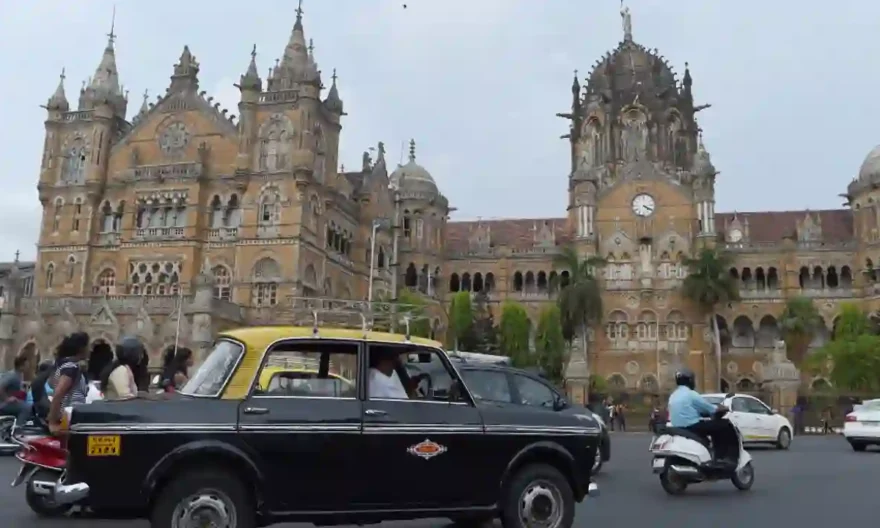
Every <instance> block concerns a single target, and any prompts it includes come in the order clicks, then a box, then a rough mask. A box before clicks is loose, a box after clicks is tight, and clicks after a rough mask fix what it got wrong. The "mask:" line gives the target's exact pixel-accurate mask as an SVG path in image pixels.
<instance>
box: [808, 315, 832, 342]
mask: <svg viewBox="0 0 880 528" xmlns="http://www.w3.org/2000/svg"><path fill="white" fill-rule="evenodd" d="M819 323H820V324H819V327H818V328H817V329H816V333H815V335H814V336H813V340H812V341H810V348H811V349H819V348H822V347H823V346H825V344H826V343H828V341H830V340H831V331H830V330H828V325H827V324H826V323H825V317H823V316H822V315H820V316H819Z"/></svg>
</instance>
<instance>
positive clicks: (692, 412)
mask: <svg viewBox="0 0 880 528" xmlns="http://www.w3.org/2000/svg"><path fill="white" fill-rule="evenodd" d="M675 384H676V385H678V388H677V389H675V390H674V391H673V392H672V394H670V395H669V405H668V409H669V421H670V422H671V425H672V427H675V428H678V429H687V430H688V431H691V432H693V433H696V434H698V435H700V436H703V437H708V438H710V439H711V440H712V446H713V448H714V451H715V462H716V463H725V462H727V463H729V462H730V461H731V460H730V459H731V458H732V457H733V456H735V455H734V454H733V453H730V451H732V449H731V446H732V443H731V439H730V438H728V437H729V436H730V435H729V427H730V426H729V424H726V423H722V422H720V421H718V420H703V419H702V416H703V415H710V416H711V415H713V414H714V413H716V412H718V411H719V410H724V409H725V407H724V406H723V405H717V406H716V405H713V404H711V403H709V402H708V401H706V399H705V398H703V397H702V396H701V395H700V393H698V392H697V391H695V390H694V387H695V376H694V373H693V371H692V370H690V369H688V368H683V369H680V370H679V371H678V372H676V373H675Z"/></svg>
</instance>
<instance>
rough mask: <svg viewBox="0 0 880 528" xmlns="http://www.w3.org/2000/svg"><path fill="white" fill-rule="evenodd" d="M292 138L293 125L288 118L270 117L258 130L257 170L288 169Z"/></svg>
mask: <svg viewBox="0 0 880 528" xmlns="http://www.w3.org/2000/svg"><path fill="white" fill-rule="evenodd" d="M293 136H294V129H293V123H291V121H290V118H289V117H287V116H286V115H284V114H282V113H274V114H272V115H270V116H269V118H268V119H266V120H265V121H264V122H263V123H262V124H261V125H260V129H259V140H258V142H257V152H256V160H257V170H259V171H266V172H277V171H283V170H286V169H288V168H289V167H290V149H291V147H292V145H293Z"/></svg>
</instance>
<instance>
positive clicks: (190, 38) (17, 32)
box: [0, 0, 880, 260]
mask: <svg viewBox="0 0 880 528" xmlns="http://www.w3.org/2000/svg"><path fill="white" fill-rule="evenodd" d="M114 3H115V4H116V6H117V16H116V33H117V35H118V40H117V47H116V50H117V59H118V66H119V72H120V77H121V79H122V82H123V83H124V85H125V86H126V87H127V88H129V89H130V90H131V95H130V102H129V113H130V115H131V114H132V113H134V112H136V111H137V109H138V108H139V107H140V101H141V94H142V93H143V92H144V90H149V91H150V93H151V94H152V96H151V100H154V98H155V94H157V93H164V90H165V88H166V87H167V85H168V77H169V76H170V74H171V72H172V65H173V64H174V63H175V62H176V60H177V58H178V57H179V56H180V52H181V49H182V48H183V45H184V44H188V45H189V46H190V48H191V49H192V51H193V53H194V54H195V55H196V56H197V57H198V59H199V61H200V62H201V67H202V71H201V74H200V79H201V83H202V87H203V89H205V90H207V91H208V93H209V94H210V95H213V96H214V97H215V98H216V99H219V100H221V101H222V102H223V103H224V104H225V105H226V106H227V107H228V108H229V109H230V111H231V113H237V110H236V106H235V105H236V104H237V102H238V91H237V90H236V89H235V88H234V87H233V86H232V84H233V83H234V82H236V81H237V79H238V77H239V75H240V74H241V73H242V72H243V71H244V70H245V68H246V67H247V63H248V60H249V53H250V50H251V47H252V46H253V44H256V45H257V50H258V58H257V60H258V65H259V68H260V73H261V75H262V76H263V77H265V74H266V72H267V70H268V68H269V67H270V66H271V65H272V64H274V61H275V58H276V57H279V56H280V55H281V53H282V51H283V49H284V46H285V44H286V42H287V40H288V37H289V34H290V30H291V28H292V26H293V21H294V18H295V14H294V10H295V8H296V3H295V1H294V0H261V1H260V2H241V1H237V0H236V1H231V0H212V1H207V0H198V1H196V0H151V1H149V2H147V1H141V0H138V1H135V0H115V2H114V1H113V0H88V1H85V0H76V1H71V0H38V1H34V0H2V1H0V72H2V77H0V119H2V122H3V125H4V126H2V127H0V160H2V169H0V170H2V173H0V174H2V177H3V192H2V194H0V200H2V202H0V260H11V258H12V256H13V253H14V252H15V250H16V249H20V250H21V252H22V258H23V259H25V258H26V259H32V258H34V256H35V242H36V236H37V232H38V226H39V222H40V204H39V202H38V200H37V191H36V184H37V179H38V176H39V161H40V154H41V149H42V145H43V121H44V119H45V111H44V110H43V109H41V108H40V105H42V104H45V102H46V100H47V99H48V97H49V96H50V95H51V93H52V91H53V90H54V89H55V86H56V84H57V82H58V74H59V72H60V71H61V68H62V67H66V69H67V95H68V98H69V99H70V100H71V103H72V104H73V105H74V106H75V104H76V103H75V101H76V98H77V96H78V90H79V87H80V84H81V82H82V81H83V80H84V79H86V78H87V77H88V76H90V75H91V74H92V73H93V72H94V70H95V67H96V66H97V64H98V61H99V59H100V56H101V52H102V50H103V47H104V45H105V43H106V40H107V37H106V36H105V34H106V33H107V32H108V30H109V27H110V20H111V13H112V10H113V5H114ZM404 3H405V4H406V6H407V7H406V8H404V7H403V6H404ZM628 5H629V6H630V9H631V11H632V14H633V34H634V39H635V41H636V42H638V43H640V44H643V45H645V46H647V47H649V48H655V47H656V48H659V50H660V53H661V54H662V55H664V56H665V57H666V58H667V60H668V61H669V62H670V64H672V65H673V66H674V69H675V71H677V72H678V73H679V74H681V72H682V71H683V70H684V63H685V62H686V61H687V62H689V63H690V68H691V74H692V75H693V78H694V93H695V99H696V102H697V103H698V104H702V103H711V104H712V105H713V106H712V108H710V109H708V110H704V111H703V112H702V113H700V125H701V126H702V128H703V129H704V138H705V143H706V147H707V148H708V149H709V151H710V152H711V154H712V157H713V161H714V163H715V165H716V166H717V167H718V169H719V170H720V171H721V174H720V176H719V179H718V185H717V186H716V189H717V193H718V194H717V200H718V205H717V210H718V211H732V210H739V211H755V210H784V209H802V208H812V209H819V208H832V207H839V206H840V203H841V200H840V198H839V197H838V194H839V193H841V192H844V191H845V190H846V185H847V183H848V182H849V181H850V180H851V179H852V178H853V177H854V176H855V175H856V174H857V173H858V169H859V166H860V164H861V162H862V160H863V159H864V157H865V155H866V154H867V153H868V151H869V150H870V149H871V148H873V146H874V145H876V144H877V143H880V132H878V129H876V128H875V123H876V122H877V119H878V116H880V97H878V96H877V90H876V87H877V86H878V85H880V68H877V64H878V62H880V39H877V38H876V34H877V30H878V25H880V2H872V1H868V0H865V1H856V0H841V1H838V2H819V1H807V2H804V1H803V0H801V1H797V0H785V1H783V0H774V1H772V2H767V1H761V0H739V1H737V2H729V1H723V2H722V1H721V0H628ZM304 9H305V30H306V37H307V38H313V39H314V42H315V48H316V57H317V60H318V62H319V65H320V67H321V69H322V70H323V72H324V79H325V83H327V84H329V77H330V72H331V70H332V69H333V68H337V69H338V72H339V87H340V92H341V95H342V98H343V99H344V101H345V105H346V111H347V112H348V113H349V115H348V117H346V118H345V120H344V122H343V127H344V128H343V136H342V154H341V161H342V162H343V163H344V164H346V165H347V166H348V167H350V168H357V167H359V165H360V160H361V154H362V153H363V151H364V150H365V149H367V148H369V147H371V146H375V145H376V143H377V142H378V141H384V142H385V143H386V145H387V148H388V151H389V154H388V155H389V158H390V159H391V160H393V161H395V162H396V161H397V160H398V159H399V156H400V145H401V144H402V143H403V142H405V141H408V140H409V139H410V138H415V140H416V143H417V158H418V161H419V163H421V164H422V165H424V166H425V167H426V168H427V169H428V170H429V171H430V172H431V173H432V174H433V176H434V178H435V179H436V180H437V183H438V184H439V186H440V189H441V190H442V192H443V193H444V194H445V195H446V196H448V197H449V200H450V202H451V203H452V204H453V206H455V207H457V208H458V211H457V212H456V213H455V214H454V218H457V219H475V218H477V217H483V218H498V217H540V216H562V215H564V207H565V205H566V189H567V185H566V177H567V173H568V170H569V166H568V163H569V162H568V159H569V158H568V152H567V146H566V142H565V140H561V139H559V136H560V135H562V134H565V133H566V132H567V122H566V121H565V120H562V119H559V118H557V117H555V114H556V113H557V112H564V111H566V110H567V109H568V107H569V103H570V91H569V87H570V85H571V77H572V71H573V70H574V69H575V68H578V69H580V72H581V73H580V77H581V78H584V77H586V75H587V74H588V72H589V70H590V69H591V67H592V65H593V64H594V62H595V61H596V59H597V58H598V57H599V56H600V55H602V54H603V53H605V52H606V51H607V50H610V49H612V48H614V47H616V45H617V43H618V42H619V41H620V40H621V39H622V29H621V22H620V15H619V9H620V4H619V2H618V1H617V0H589V1H585V0H553V1H538V0H531V1H526V0H306V1H305V4H304Z"/></svg>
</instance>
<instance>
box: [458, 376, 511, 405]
mask: <svg viewBox="0 0 880 528" xmlns="http://www.w3.org/2000/svg"><path fill="white" fill-rule="evenodd" d="M461 377H462V378H464V382H465V383H467V386H468V390H469V391H470V392H471V395H472V396H473V397H474V399H476V400H484V401H494V402H502V403H513V399H512V396H511V394H510V382H509V380H508V379H507V374H506V373H504V372H498V371H493V370H462V371H461Z"/></svg>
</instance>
